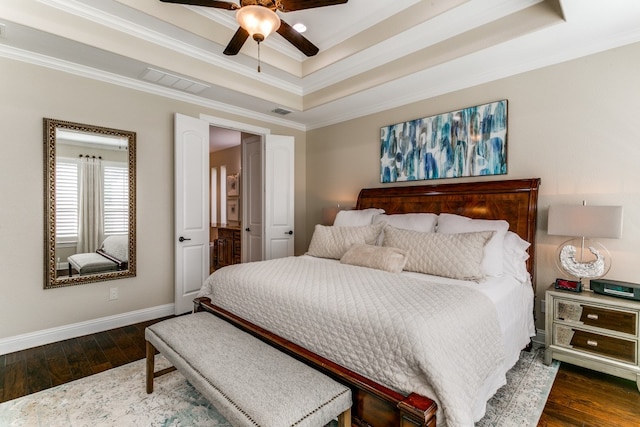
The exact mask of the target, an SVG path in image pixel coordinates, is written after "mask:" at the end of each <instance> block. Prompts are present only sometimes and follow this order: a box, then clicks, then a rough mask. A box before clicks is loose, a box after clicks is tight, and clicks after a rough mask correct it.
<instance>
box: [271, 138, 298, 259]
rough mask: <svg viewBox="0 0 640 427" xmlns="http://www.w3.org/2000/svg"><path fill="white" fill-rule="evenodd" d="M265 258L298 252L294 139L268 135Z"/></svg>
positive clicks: (280, 256) (281, 256)
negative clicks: (296, 248)
mask: <svg viewBox="0 0 640 427" xmlns="http://www.w3.org/2000/svg"><path fill="white" fill-rule="evenodd" d="M264 189H265V197H264V224H265V233H264V235H265V242H264V259H274V258H283V257H286V256H292V255H293V254H294V236H293V230H294V139H293V137H292V136H283V135H266V136H265V162H264Z"/></svg>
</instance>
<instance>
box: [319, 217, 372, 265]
mask: <svg viewBox="0 0 640 427" xmlns="http://www.w3.org/2000/svg"><path fill="white" fill-rule="evenodd" d="M381 230H382V224H375V225H373V224H370V225H363V226H360V227H336V226H327V225H320V224H317V225H316V228H315V230H314V231H313V236H312V237H311V243H310V244H309V251H308V252H307V255H311V256H315V257H318V258H332V259H340V258H342V256H343V255H344V254H345V253H346V252H347V251H348V250H349V248H350V247H351V246H352V245H355V244H365V245H375V243H376V241H377V240H378V236H379V235H380V231H381Z"/></svg>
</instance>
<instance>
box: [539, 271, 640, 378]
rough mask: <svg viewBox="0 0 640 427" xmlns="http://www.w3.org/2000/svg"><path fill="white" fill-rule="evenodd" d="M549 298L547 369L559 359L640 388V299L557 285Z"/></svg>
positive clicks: (551, 287) (548, 290) (547, 303)
mask: <svg viewBox="0 0 640 427" xmlns="http://www.w3.org/2000/svg"><path fill="white" fill-rule="evenodd" d="M627 285H629V286H627V287H633V286H636V287H638V286H640V285H639V284H631V283H627ZM545 299H546V316H547V317H546V332H545V337H546V338H545V339H546V351H545V363H546V364H547V365H548V364H550V363H551V361H552V360H553V359H555V360H560V361H562V362H567V363H571V364H574V365H578V366H582V367H585V368H588V369H593V370H596V371H600V372H604V373H606V374H610V375H615V376H618V377H621V378H626V379H628V380H632V381H635V382H636V385H637V387H638V390H640V362H639V360H638V354H639V352H640V344H639V342H640V339H639V338H640V334H639V332H638V319H640V301H634V300H631V299H624V298H614V297H611V296H608V295H601V294H598V293H595V292H583V293H575V292H566V291H563V290H556V289H555V287H554V285H551V286H550V287H549V288H548V289H547V291H546V296H545Z"/></svg>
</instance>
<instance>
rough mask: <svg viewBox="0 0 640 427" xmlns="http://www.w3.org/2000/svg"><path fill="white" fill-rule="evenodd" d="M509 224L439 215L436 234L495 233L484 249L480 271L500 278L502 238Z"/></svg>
mask: <svg viewBox="0 0 640 427" xmlns="http://www.w3.org/2000/svg"><path fill="white" fill-rule="evenodd" d="M508 230H509V223H508V222H507V221H504V220H501V219H500V220H490V219H472V218H467V217H466V216H460V215H453V214H447V213H441V214H440V215H439V216H438V230H437V231H438V233H447V234H457V233H470V232H474V231H495V233H494V234H493V237H492V238H491V240H489V242H488V243H487V245H486V246H485V248H484V258H483V259H482V270H483V271H484V273H485V274H486V275H487V276H502V274H503V273H504V267H503V258H504V237H505V235H506V234H507V231H508Z"/></svg>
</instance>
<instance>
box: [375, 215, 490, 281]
mask: <svg viewBox="0 0 640 427" xmlns="http://www.w3.org/2000/svg"><path fill="white" fill-rule="evenodd" d="M493 234H494V232H493V231H481V232H477V233H459V234H443V233H420V232H417V231H408V230H400V229H398V228H394V227H391V226H386V227H385V228H384V242H383V245H384V246H391V247H394V248H400V249H404V250H405V252H406V256H407V263H406V265H405V266H404V269H405V270H408V271H415V272H418V273H424V274H431V275H434V276H441V277H449V278H452V279H461V280H475V281H478V280H481V279H483V278H484V272H483V271H482V258H483V252H484V247H485V245H486V244H487V242H488V241H489V239H490V238H491V236H492V235H493Z"/></svg>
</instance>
